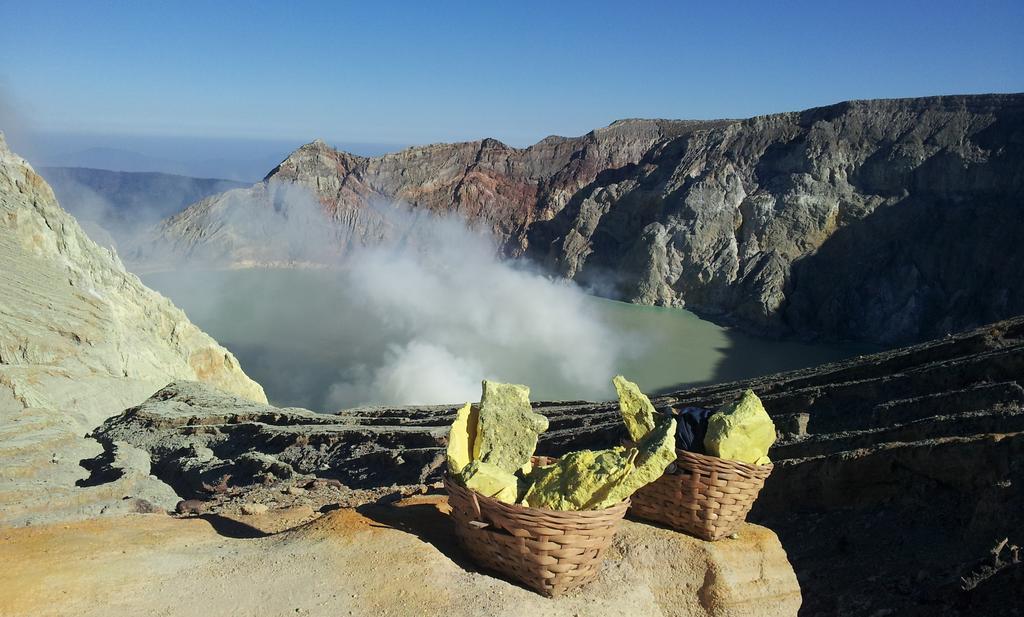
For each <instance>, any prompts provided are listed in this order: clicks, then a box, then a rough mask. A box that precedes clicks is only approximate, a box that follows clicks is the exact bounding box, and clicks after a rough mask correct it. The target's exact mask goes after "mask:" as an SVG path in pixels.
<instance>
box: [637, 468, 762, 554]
mask: <svg viewBox="0 0 1024 617" xmlns="http://www.w3.org/2000/svg"><path fill="white" fill-rule="evenodd" d="M676 456H677V458H676V468H677V469H676V472H675V473H666V474H664V475H662V476H661V477H660V478H658V479H657V480H656V481H654V482H652V483H651V484H648V485H647V486H644V487H643V488H641V489H640V490H638V491H637V492H636V493H634V494H633V498H632V502H633V503H632V506H631V507H630V512H631V513H632V514H633V515H634V516H636V517H637V518H642V519H646V520H649V521H655V522H658V523H662V524H663V525H666V526H668V527H671V528H672V529H675V530H677V531H682V532H685V533H688V534H690V535H694V536H697V537H698V538H701V539H702V540H718V539H719V538H722V537H724V536H727V535H729V534H731V533H733V532H734V531H736V530H737V529H738V528H739V527H740V525H742V524H743V521H745V520H746V518H747V513H749V512H750V508H751V507H752V506H753V505H754V500H756V499H757V495H758V493H760V492H761V488H762V487H763V486H764V481H765V479H767V478H768V476H769V475H771V473H772V468H773V467H772V465H771V464H768V465H749V464H747V463H741V462H739V461H730V460H726V459H722V458H718V457H716V456H707V455H704V454H697V453H695V452H687V451H685V450H676Z"/></svg>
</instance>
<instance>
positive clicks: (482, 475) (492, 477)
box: [462, 461, 519, 503]
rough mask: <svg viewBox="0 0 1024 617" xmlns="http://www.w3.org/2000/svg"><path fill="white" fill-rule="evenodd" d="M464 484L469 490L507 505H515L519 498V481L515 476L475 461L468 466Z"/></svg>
mask: <svg viewBox="0 0 1024 617" xmlns="http://www.w3.org/2000/svg"><path fill="white" fill-rule="evenodd" d="M462 482H463V484H465V486H466V488H468V489H471V490H474V491H476V492H478V493H480V494H481V495H486V496H488V497H494V498H495V499H497V500H498V501H503V502H505V503H515V502H516V501H517V500H518V497H519V480H518V479H517V478H516V476H515V474H511V473H509V472H507V471H505V470H504V469H501V468H500V467H498V466H496V465H492V464H490V463H482V462H480V461H473V462H472V463H470V464H469V465H466V467H465V468H464V469H463V470H462Z"/></svg>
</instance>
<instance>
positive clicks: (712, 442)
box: [704, 390, 775, 465]
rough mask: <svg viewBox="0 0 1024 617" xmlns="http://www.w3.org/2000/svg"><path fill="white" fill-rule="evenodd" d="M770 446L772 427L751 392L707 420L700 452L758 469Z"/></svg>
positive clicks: (773, 435) (772, 434) (773, 432)
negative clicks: (706, 428) (749, 464)
mask: <svg viewBox="0 0 1024 617" xmlns="http://www.w3.org/2000/svg"><path fill="white" fill-rule="evenodd" d="M773 443H775V424H774V423H773V422H772V419H771V418H770V417H769V416H768V412H767V411H765V410H764V405H762V404H761V399H759V398H757V395H756V394H754V392H753V391H752V390H747V391H746V392H744V393H743V396H741V397H740V398H739V400H737V401H734V402H732V403H729V404H728V405H725V406H723V407H722V408H721V409H720V410H719V411H718V412H717V413H715V414H713V415H712V416H711V417H710V418H708V432H707V435H705V437H704V448H705V450H706V451H707V453H708V454H710V455H712V456H717V457H720V458H724V459H729V460H732V461H740V462H742V463H751V464H758V465H760V464H764V463H762V462H761V461H762V460H767V457H768V448H770V447H771V445H772V444H773Z"/></svg>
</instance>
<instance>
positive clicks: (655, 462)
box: [448, 377, 676, 510]
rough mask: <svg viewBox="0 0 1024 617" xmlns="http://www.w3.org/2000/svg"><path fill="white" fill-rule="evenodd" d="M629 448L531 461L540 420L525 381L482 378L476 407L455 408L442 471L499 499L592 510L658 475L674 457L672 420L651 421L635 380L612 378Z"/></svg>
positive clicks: (541, 429) (651, 409) (541, 424)
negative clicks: (547, 461)
mask: <svg viewBox="0 0 1024 617" xmlns="http://www.w3.org/2000/svg"><path fill="white" fill-rule="evenodd" d="M615 387H616V390H617V391H618V392H619V406H620V409H621V410H622V414H623V420H624V421H625V422H626V426H627V427H628V429H629V431H630V435H631V437H633V439H634V441H635V442H636V446H635V447H630V448H624V447H617V448H609V449H607V450H596V451H595V450H581V451H578V452H571V453H569V454H566V455H565V456H563V457H562V458H561V459H559V460H558V461H556V462H555V463H553V464H550V465H539V466H536V467H534V466H533V465H531V463H530V459H531V457H532V456H533V452H534V450H535V449H536V447H537V439H538V437H539V435H540V434H541V433H543V432H544V431H545V430H547V428H548V422H547V418H545V417H544V416H542V415H540V414H537V413H534V412H533V410H532V408H531V407H530V400H529V394H530V390H529V388H527V387H526V386H519V385H512V384H502V383H495V382H491V381H484V382H483V394H482V396H481V400H480V405H479V406H475V405H472V404H466V406H464V407H463V408H462V409H460V410H459V411H458V413H457V414H456V416H455V421H454V422H453V423H452V429H451V432H450V434H449V438H448V472H449V473H450V474H451V475H452V477H453V478H455V479H456V480H457V481H459V482H461V483H462V484H463V485H464V486H465V487H466V488H469V489H472V490H474V491H476V492H478V493H480V494H482V495H487V496H489V497H493V498H495V499H497V500H499V501H503V502H505V503H518V504H521V505H525V506H530V507H534V508H549V509H552V510H599V509H602V508H607V507H609V506H612V505H615V504H617V503H619V502H621V501H623V500H624V499H627V498H628V497H629V496H630V495H632V494H633V493H634V492H635V491H636V490H637V489H639V488H640V487H642V486H644V485H645V484H648V483H650V482H653V481H654V480H657V479H658V478H659V477H660V476H661V474H662V473H663V472H664V471H665V468H666V467H668V465H669V464H670V463H672V461H673V460H675V457H676V454H675V431H676V423H675V420H673V419H670V418H666V419H664V420H662V421H661V422H660V423H658V424H656V423H655V416H654V407H653V406H652V405H651V403H650V401H648V400H647V397H646V396H644V395H643V393H641V392H640V390H639V388H637V387H636V384H633V383H631V382H629V381H626V380H625V379H623V378H621V377H616V378H615Z"/></svg>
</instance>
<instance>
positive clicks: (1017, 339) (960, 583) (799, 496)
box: [94, 317, 1024, 615]
mask: <svg viewBox="0 0 1024 617" xmlns="http://www.w3.org/2000/svg"><path fill="white" fill-rule="evenodd" d="M746 388H753V389H754V390H755V391H757V392H758V393H759V395H760V396H761V398H762V400H763V401H764V403H765V406H766V407H767V409H768V410H769V413H770V414H771V415H772V416H773V418H774V419H775V422H776V424H777V426H778V427H779V430H780V438H781V439H780V441H779V442H778V443H777V445H776V446H775V448H774V449H773V452H772V455H773V458H774V459H775V461H776V467H775V471H774V473H773V475H772V476H771V478H770V479H769V481H768V483H767V485H766V487H765V489H764V492H763V493H762V496H761V498H760V500H759V502H758V504H757V506H756V507H755V511H754V512H753V513H752V516H751V520H752V521H754V522H756V523H759V524H762V525H766V526H767V527H769V528H771V529H773V530H775V531H776V532H777V533H778V535H779V537H780V539H781V541H782V544H783V547H784V548H785V549H786V551H787V553H788V555H789V559H790V560H791V562H792V563H793V566H794V568H795V570H796V573H797V577H798V578H799V580H800V585H801V588H802V589H803V592H804V608H803V610H802V614H806V615H831V614H844V615H879V614H901V615H902V614H914V613H915V612H921V614H925V613H927V614H930V615H957V614H985V615H1004V614H1005V615H1011V614H1013V612H1012V611H1013V610H1016V609H1015V608H1014V607H1019V606H1020V605H1021V604H1020V602H1021V601H1022V600H1024V596H1022V593H1024V591H1022V590H1024V588H1022V587H1021V586H1020V585H1019V584H1015V583H1017V582H1019V581H1020V577H1021V570H1022V568H1021V566H1020V565H1019V552H1018V553H1016V555H1017V556H1016V557H1013V555H1014V553H1013V551H1012V545H1013V544H1014V543H1016V544H1021V543H1022V542H1024V538H1021V537H1020V529H1021V524H1022V523H1024V519H1022V514H1021V513H1022V512H1024V490H1022V487H1024V463H1022V461H1024V317H1019V318H1014V319H1011V320H1007V321H1003V322H998V323H995V324H992V325H989V326H986V327H984V328H980V329H977V330H973V331H969V332H965V333H963V334H959V335H956V336H951V337H947V338H944V339H940V340H937V341H933V342H930V343H925V344H922V345H917V346H913V347H907V348H903V349H898V350H894V351H888V352H884V353H880V354H876V355H871V356H862V357H858V358H855V359H852V360H848V361H844V362H840V363H835V364H829V365H825V366H821V367H818V368H814V369H807V370H801V371H795V372H790V373H784V374H779V375H773V376H770V377H764V378H758V379H753V380H748V381H743V382H735V383H728V384H720V385H715V386H708V387H701V388H695V389H690V390H684V391H679V392H671V393H667V394H664V395H661V396H659V397H656V398H655V399H654V402H655V404H656V405H659V406H666V405H669V406H671V405H677V406H679V405H690V404H698V405H716V404H718V403H721V402H723V401H726V400H729V399H731V398H733V397H734V396H736V395H737V394H738V393H739V392H741V391H742V390H744V389H746ZM536 408H537V410H538V411H539V412H541V413H544V414H545V415H546V416H548V418H549V420H550V424H551V427H550V429H549V430H548V432H547V433H545V434H544V435H543V436H542V440H541V443H540V446H539V452H540V453H544V454H554V455H557V454H559V453H560V452H564V451H566V450H568V449H574V448H580V447H604V446H607V445H609V444H612V443H615V442H617V441H618V439H619V438H620V436H621V430H622V429H621V420H620V419H619V415H618V411H617V408H616V406H615V404H614V403H585V402H569V403H539V404H536ZM453 413H454V407H447V406H439V407H424V408H361V409H352V410H346V411H342V412H339V413H338V414H335V415H325V414H316V413H313V412H310V411H307V410H302V409H279V408H275V407H271V406H267V405H262V404H258V403H253V402H250V401H246V400H244V399H240V398H236V397H234V396H230V395H226V394H222V393H219V392H217V391H215V390H213V389H212V388H209V387H207V386H203V385H200V384H197V383H191V382H176V383H173V384H171V385H169V386H167V387H166V388H164V389H163V390H161V391H160V392H158V393H157V394H155V395H154V396H153V397H152V398H150V399H149V400H148V401H146V402H145V403H143V404H142V405H139V406H137V407H134V408H132V409H129V410H127V411H126V412H125V413H123V414H121V415H119V416H116V417H114V418H111V419H110V420H108V421H107V422H106V423H104V424H103V425H102V426H101V427H100V428H99V429H97V430H96V431H95V433H94V436H95V437H96V438H97V439H98V440H99V441H100V442H101V443H103V444H105V446H106V448H107V451H108V453H112V452H114V451H116V449H117V447H121V446H123V447H134V448H140V449H142V450H144V451H146V452H148V453H149V454H150V456H151V457H152V460H153V470H154V473H156V474H157V475H159V477H160V478H162V479H164V480H165V481H166V482H168V483H169V484H170V485H171V486H172V487H174V488H175V490H176V491H177V492H178V494H179V495H180V496H182V497H184V498H187V499H189V500H192V501H190V502H189V504H186V505H185V506H184V508H185V509H186V510H187V509H196V510H201V511H205V512H210V513H216V512H226V513H229V514H234V513H237V512H240V511H241V508H242V507H243V506H245V504H248V503H263V504H266V503H269V504H270V505H271V507H286V506H293V505H296V504H299V505H305V506H308V507H312V508H322V507H324V506H326V505H328V504H330V503H338V502H343V503H345V504H347V505H351V506H359V505H361V504H367V503H379V502H381V501H382V500H383V501H394V500H398V499H401V498H402V497H403V496H405V495H410V494H414V493H429V492H432V491H433V490H435V485H434V482H436V480H437V479H438V474H439V470H440V466H441V463H442V460H443V459H442V452H441V450H442V447H443V445H444V441H445V436H446V432H447V426H448V424H449V423H450V421H451V419H452V417H453ZM111 459H112V455H110V454H108V455H107V460H103V458H102V457H101V459H98V460H97V461H95V465H94V468H95V469H96V471H95V474H96V475H97V477H98V478H99V477H102V476H103V474H116V473H117V469H116V465H114V464H109V461H110V460H111ZM296 489H298V490H296ZM1004 538H1008V539H1009V542H1008V543H1004V544H1002V545H1000V542H1001V541H1002V540H1003V539H1004ZM993 547H996V548H997V549H998V550H996V551H995V552H992V550H993ZM1015 603H1016V604H1015ZM879 611H893V612H881V613H880V612H879Z"/></svg>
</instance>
